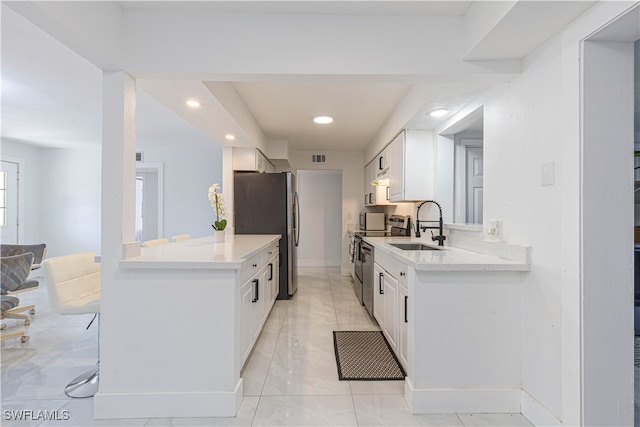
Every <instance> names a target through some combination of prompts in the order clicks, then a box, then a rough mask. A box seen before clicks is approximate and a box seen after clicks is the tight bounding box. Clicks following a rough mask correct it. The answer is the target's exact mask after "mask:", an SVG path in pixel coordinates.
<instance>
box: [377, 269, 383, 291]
mask: <svg viewBox="0 0 640 427" xmlns="http://www.w3.org/2000/svg"><path fill="white" fill-rule="evenodd" d="M383 278H384V274H382V273H380V275H379V276H378V292H380V295H383V294H384V289H382V279H383Z"/></svg>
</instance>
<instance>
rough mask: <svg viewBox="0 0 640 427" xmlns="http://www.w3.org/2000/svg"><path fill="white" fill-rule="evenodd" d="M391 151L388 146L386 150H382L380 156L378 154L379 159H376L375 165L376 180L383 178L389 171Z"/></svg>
mask: <svg viewBox="0 0 640 427" xmlns="http://www.w3.org/2000/svg"><path fill="white" fill-rule="evenodd" d="M390 150H391V149H390V147H389V146H388V145H387V146H386V147H385V149H384V150H382V152H381V153H380V154H378V157H377V158H376V160H375V165H374V166H375V168H376V176H375V178H378V177H380V176H383V175H384V174H385V173H387V171H388V170H389V151H390ZM375 178H374V179H375Z"/></svg>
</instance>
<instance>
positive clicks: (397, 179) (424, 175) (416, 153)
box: [388, 129, 434, 202]
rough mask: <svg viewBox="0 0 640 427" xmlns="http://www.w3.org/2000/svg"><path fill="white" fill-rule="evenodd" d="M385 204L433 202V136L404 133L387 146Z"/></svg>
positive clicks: (423, 132) (420, 133)
mask: <svg viewBox="0 0 640 427" xmlns="http://www.w3.org/2000/svg"><path fill="white" fill-rule="evenodd" d="M388 147H389V200H390V201H391V202H414V201H420V200H428V199H431V198H433V192H434V188H433V187H434V181H433V175H434V174H433V169H434V164H433V133H432V132H430V131H426V130H412V129H406V130H403V131H402V132H400V134H399V135H398V136H397V137H396V138H395V139H394V140H393V141H392V142H391V144H389V146H388Z"/></svg>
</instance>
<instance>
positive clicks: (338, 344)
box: [333, 331, 405, 381]
mask: <svg viewBox="0 0 640 427" xmlns="http://www.w3.org/2000/svg"><path fill="white" fill-rule="evenodd" d="M333 345H334V348H335V352H336V363H337V364H338V377H339V378H340V380H347V381H386V380H404V377H405V373H404V370H403V369H402V366H400V362H398V359H397V358H396V355H395V354H393V350H391V347H390V346H389V343H388V342H387V340H386V338H385V337H384V335H383V333H382V332H381V331H333Z"/></svg>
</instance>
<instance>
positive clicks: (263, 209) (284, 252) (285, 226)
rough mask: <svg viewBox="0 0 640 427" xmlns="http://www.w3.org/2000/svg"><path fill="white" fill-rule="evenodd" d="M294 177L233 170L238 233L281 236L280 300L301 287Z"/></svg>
mask: <svg viewBox="0 0 640 427" xmlns="http://www.w3.org/2000/svg"><path fill="white" fill-rule="evenodd" d="M295 178H296V177H295V175H293V174H292V173H291V172H283V173H259V172H234V199H233V208H234V226H235V233H236V234H280V235H282V237H281V238H280V245H279V247H280V266H279V271H280V291H279V293H278V299H288V298H290V297H291V296H292V295H293V294H294V293H295V292H296V290H297V289H298V267H297V256H296V250H297V246H298V240H299V237H300V212H299V210H298V193H297V192H296V180H295Z"/></svg>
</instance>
